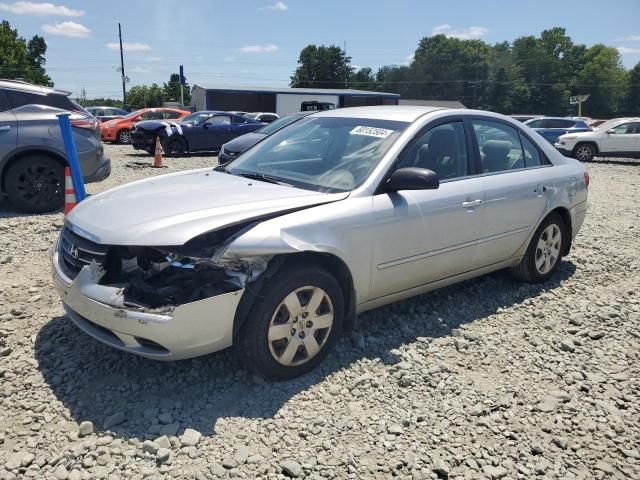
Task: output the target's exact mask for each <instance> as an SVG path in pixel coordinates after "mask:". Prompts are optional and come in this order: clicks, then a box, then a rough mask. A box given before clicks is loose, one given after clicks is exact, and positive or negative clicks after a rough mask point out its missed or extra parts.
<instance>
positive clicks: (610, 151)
mask: <svg viewBox="0 0 640 480" xmlns="http://www.w3.org/2000/svg"><path fill="white" fill-rule="evenodd" d="M554 146H555V147H556V149H558V151H560V153H562V154H563V155H564V156H566V157H573V158H575V159H577V160H580V161H581V162H588V161H590V160H592V159H593V157H595V156H596V155H597V156H600V157H640V117H634V118H614V119H613V120H609V121H607V122H604V123H603V124H601V125H598V126H597V127H596V128H595V129H594V130H593V131H592V132H581V133H567V134H565V135H561V136H560V137H558V141H557V142H556V143H555V145H554Z"/></svg>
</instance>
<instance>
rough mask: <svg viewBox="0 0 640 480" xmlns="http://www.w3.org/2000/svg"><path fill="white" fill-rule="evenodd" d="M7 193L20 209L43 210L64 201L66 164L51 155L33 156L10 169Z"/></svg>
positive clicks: (6, 180) (6, 183) (54, 208)
mask: <svg viewBox="0 0 640 480" xmlns="http://www.w3.org/2000/svg"><path fill="white" fill-rule="evenodd" d="M5 185H6V190H7V196H8V197H9V200H11V202H12V203H13V204H14V205H15V206H16V207H17V208H19V209H20V210H22V211H25V212H30V213H43V212H51V211H53V210H58V209H59V208H61V207H62V205H63V204H64V167H63V166H62V165H61V164H60V163H59V162H57V161H56V160H54V159H53V158H51V157H47V156H44V155H43V156H39V155H30V156H28V157H24V158H21V159H19V160H18V161H16V162H15V163H14V164H13V165H11V166H10V167H9V169H8V171H7V176H6V179H5Z"/></svg>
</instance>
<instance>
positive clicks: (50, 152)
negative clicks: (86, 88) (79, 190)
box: [0, 80, 111, 212]
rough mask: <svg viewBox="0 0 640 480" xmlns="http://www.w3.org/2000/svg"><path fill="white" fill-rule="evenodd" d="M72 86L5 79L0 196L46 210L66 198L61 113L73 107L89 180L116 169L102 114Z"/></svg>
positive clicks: (0, 101) (0, 90) (0, 103)
mask: <svg viewBox="0 0 640 480" xmlns="http://www.w3.org/2000/svg"><path fill="white" fill-rule="evenodd" d="M69 94H70V92H64V91H61V90H55V89H53V88H49V87H40V86H37V85H31V84H29V83H25V82H20V81H15V80H0V197H1V196H4V195H7V196H8V197H9V200H11V202H12V203H13V204H14V205H15V206H16V207H18V208H19V209H21V210H24V211H28V212H47V211H51V210H56V209H58V208H60V207H61V206H62V205H63V203H64V167H65V166H66V165H67V159H66V154H65V149H64V144H63V142H62V135H61V133H60V127H59V125H58V119H57V117H56V114H58V113H61V112H63V111H65V110H67V111H70V112H71V125H72V128H73V133H74V139H75V143H76V147H77V149H78V157H79V158H80V165H81V168H82V174H83V177H84V180H85V182H99V181H101V180H104V179H105V178H107V177H108V176H109V174H110V173H111V162H110V160H109V158H107V157H106V156H105V155H104V150H103V148H102V143H101V141H100V130H99V128H98V122H97V120H96V119H95V118H94V117H93V116H91V114H89V112H87V111H86V110H85V109H83V108H82V107H81V106H80V105H78V104H77V103H75V102H74V101H73V100H71V99H70V98H69Z"/></svg>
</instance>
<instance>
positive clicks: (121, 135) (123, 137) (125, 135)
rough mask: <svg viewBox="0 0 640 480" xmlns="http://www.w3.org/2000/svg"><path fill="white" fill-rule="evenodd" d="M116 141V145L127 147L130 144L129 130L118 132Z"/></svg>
mask: <svg viewBox="0 0 640 480" xmlns="http://www.w3.org/2000/svg"><path fill="white" fill-rule="evenodd" d="M116 139H117V141H118V143H121V144H123V145H129V144H130V143H131V132H130V131H129V130H120V131H119V132H118V135H117V136H116Z"/></svg>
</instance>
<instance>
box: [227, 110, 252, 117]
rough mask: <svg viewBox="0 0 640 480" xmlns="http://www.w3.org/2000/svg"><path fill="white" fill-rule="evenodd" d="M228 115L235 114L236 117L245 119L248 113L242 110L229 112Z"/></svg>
mask: <svg viewBox="0 0 640 480" xmlns="http://www.w3.org/2000/svg"><path fill="white" fill-rule="evenodd" d="M228 113H233V114H234V115H240V116H241V117H244V116H245V115H246V114H247V112H243V111H240V110H229V112H228Z"/></svg>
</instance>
